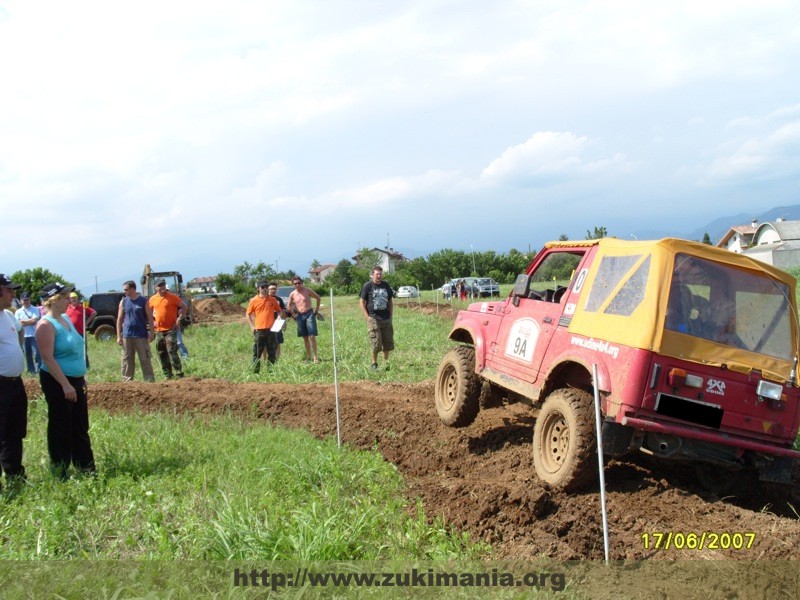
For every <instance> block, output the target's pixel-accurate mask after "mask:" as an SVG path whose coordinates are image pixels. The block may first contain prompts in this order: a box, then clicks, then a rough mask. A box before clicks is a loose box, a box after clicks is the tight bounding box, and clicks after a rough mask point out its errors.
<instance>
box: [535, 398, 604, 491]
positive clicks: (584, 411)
mask: <svg viewBox="0 0 800 600" xmlns="http://www.w3.org/2000/svg"><path fill="white" fill-rule="evenodd" d="M592 411H593V408H592V397H591V396H590V395H589V394H588V393H587V392H584V391H582V390H577V389H571V388H565V389H559V390H556V391H554V392H553V393H552V394H550V395H549V396H548V397H547V399H546V400H545V402H544V405H542V409H541V411H540V412H539V416H538V417H537V418H536V425H535V426H534V428H533V465H534V467H535V468H536V474H537V475H538V476H539V479H541V480H542V481H544V482H546V483H549V484H550V485H551V486H553V487H554V488H556V489H559V490H563V491H566V492H572V491H577V490H580V489H582V488H584V487H586V486H587V485H589V484H590V483H592V482H593V481H594V480H595V478H596V476H597V451H596V449H595V443H594V439H595V438H594V433H593V412H592Z"/></svg>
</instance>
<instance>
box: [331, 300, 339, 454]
mask: <svg viewBox="0 0 800 600" xmlns="http://www.w3.org/2000/svg"><path fill="white" fill-rule="evenodd" d="M335 323H336V319H335V318H334V314H333V288H331V345H332V346H333V389H334V393H335V395H336V442H337V443H338V445H339V448H341V447H342V421H341V417H340V416H339V371H338V369H337V367H336V325H335Z"/></svg>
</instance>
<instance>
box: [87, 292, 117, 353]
mask: <svg viewBox="0 0 800 600" xmlns="http://www.w3.org/2000/svg"><path fill="white" fill-rule="evenodd" d="M122 296H123V294H122V292H106V293H104V294H92V295H91V296H89V308H92V309H94V310H95V312H97V316H96V317H95V318H94V321H92V322H91V323H90V324H89V333H92V334H94V337H95V338H96V339H98V340H102V341H108V340H116V339H117V311H118V310H119V303H120V301H121V300H122Z"/></svg>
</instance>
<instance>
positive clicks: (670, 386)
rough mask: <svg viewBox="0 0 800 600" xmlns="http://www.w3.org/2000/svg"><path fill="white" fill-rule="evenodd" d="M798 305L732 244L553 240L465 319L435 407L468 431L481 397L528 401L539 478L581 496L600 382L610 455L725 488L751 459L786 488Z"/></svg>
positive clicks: (781, 283)
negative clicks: (687, 466)
mask: <svg viewBox="0 0 800 600" xmlns="http://www.w3.org/2000/svg"><path fill="white" fill-rule="evenodd" d="M559 283H561V284H563V285H558V284H559ZM796 315H797V307H796V303H795V280H794V278H793V277H791V276H790V275H789V274H787V273H785V272H783V271H781V270H779V269H776V268H774V267H771V266H769V265H766V264H763V263H760V262H758V261H755V260H753V259H750V258H748V257H745V256H742V255H740V254H735V253H732V252H728V251H726V250H721V249H719V248H714V247H711V246H707V245H704V244H698V243H694V242H687V241H682V240H677V239H663V240H660V241H648V242H645V241H630V242H628V241H623V240H617V239H609V238H605V239H602V240H591V241H585V242H554V243H550V244H547V245H546V246H545V248H544V249H543V250H542V251H541V252H540V253H539V254H538V255H537V256H536V258H535V259H534V261H533V262H532V263H531V265H530V266H529V267H528V270H527V272H526V273H525V274H524V275H520V276H519V277H518V278H517V281H516V284H515V286H514V290H513V292H512V293H511V295H510V296H509V297H508V298H507V299H506V300H505V301H500V302H476V303H474V304H471V305H470V306H469V307H468V308H467V310H462V311H461V312H459V313H458V317H457V318H456V321H455V324H454V326H453V330H452V332H451V333H450V339H452V340H453V341H456V342H460V343H461V344H462V345H460V346H458V347H456V348H454V349H452V350H450V351H449V352H448V353H447V355H446V356H445V357H444V359H443V360H442V363H441V365H440V366H439V371H438V374H437V379H436V392H435V394H436V408H437V410H438V412H439V416H440V417H441V419H442V421H443V422H444V423H445V424H447V425H450V426H454V427H463V426H467V425H469V424H470V423H472V422H473V420H474V419H475V417H476V416H477V414H478V410H479V408H480V406H481V404H482V403H483V402H484V401H485V400H487V399H489V400H491V399H492V398H494V399H495V400H497V399H498V397H506V398H509V399H512V400H522V401H524V402H527V403H529V404H530V405H531V406H532V407H533V408H534V409H536V411H535V413H534V414H535V416H536V422H535V426H534V430H533V458H534V465H535V467H536V472H537V474H538V476H539V478H540V479H542V480H544V481H546V482H547V483H549V484H550V485H552V486H554V487H555V488H557V489H563V490H574V489H578V488H580V487H583V486H586V485H587V484H589V483H591V481H592V480H593V478H594V476H595V475H596V474H597V459H596V436H595V421H594V407H593V390H594V385H595V384H596V386H597V388H598V390H599V395H600V401H601V410H602V415H603V424H602V439H603V454H604V455H605V456H620V455H623V454H625V453H627V452H629V451H631V450H641V451H643V452H646V453H648V454H651V455H654V456H656V457H659V458H661V459H668V460H676V461H686V462H692V463H694V464H696V465H698V467H699V468H698V474H699V475H700V477H701V479H702V480H703V482H704V483H705V484H706V485H709V486H712V487H716V488H718V489H720V488H724V487H725V486H726V485H727V484H728V483H729V482H732V481H734V480H735V478H736V475H737V474H738V473H741V472H743V471H744V470H748V469H749V470H754V471H756V472H757V473H758V476H759V478H760V479H762V480H768V481H778V482H789V481H790V480H791V466H792V459H794V458H797V457H800V453H798V452H796V451H794V450H793V449H792V445H793V443H794V441H795V438H796V437H797V431H798V425H800V411H798V398H799V396H800V392H799V391H798V388H797V382H796V378H797V373H796V371H797V360H798V358H797V357H798V325H797V318H796ZM593 365H596V368H597V381H596V382H595V381H594V378H593V376H592V372H593ZM536 413H538V414H536Z"/></svg>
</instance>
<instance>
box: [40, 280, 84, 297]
mask: <svg viewBox="0 0 800 600" xmlns="http://www.w3.org/2000/svg"><path fill="white" fill-rule="evenodd" d="M74 289H75V288H74V287H73V286H71V285H66V284H64V283H61V282H60V281H56V282H55V283H51V284H49V285H46V286H44V288H42V291H41V292H39V296H41V297H42V298H45V299H47V298H52V297H53V296H57V295H58V294H67V293H69V292H71V291H72V290H74Z"/></svg>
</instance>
